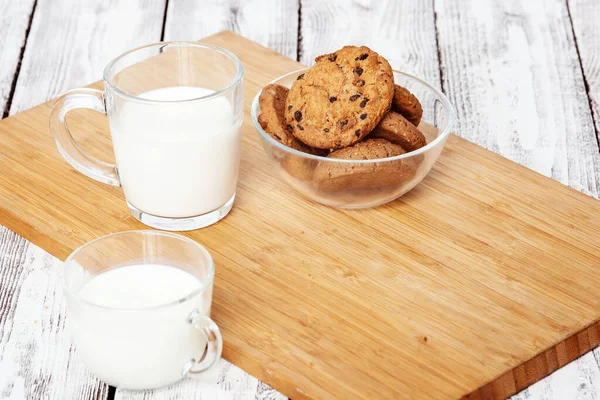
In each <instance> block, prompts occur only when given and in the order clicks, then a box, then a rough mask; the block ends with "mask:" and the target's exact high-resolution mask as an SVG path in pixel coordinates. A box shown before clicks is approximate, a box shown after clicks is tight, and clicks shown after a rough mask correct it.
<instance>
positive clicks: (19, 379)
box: [0, 228, 108, 400]
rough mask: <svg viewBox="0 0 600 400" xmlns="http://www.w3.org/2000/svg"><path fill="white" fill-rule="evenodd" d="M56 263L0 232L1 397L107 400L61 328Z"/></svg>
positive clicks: (62, 305) (62, 318)
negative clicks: (92, 399)
mask: <svg viewBox="0 0 600 400" xmlns="http://www.w3.org/2000/svg"><path fill="white" fill-rule="evenodd" d="M60 267H61V263H60V261H59V260H57V259H56V258H54V257H52V256H50V255H49V254H47V253H45V252H44V251H43V250H41V249H40V248H38V247H37V246H33V245H30V244H29V243H28V242H27V241H26V240H24V239H22V238H21V237H19V236H18V235H16V234H14V233H12V232H11V231H9V230H8V229H6V228H1V229H0V399H11V400H12V399H14V400H19V399H25V398H27V399H84V398H85V399H91V398H94V399H106V398H107V395H108V386H106V385H105V384H103V383H101V382H100V381H98V380H97V379H95V378H93V377H92V376H91V375H90V373H89V372H87V371H86V369H85V367H84V366H83V365H82V364H81V362H80V361H79V359H78V358H77V351H76V349H73V347H72V346H71V337H70V335H69V332H68V329H67V330H65V303H64V301H63V294H62V287H61V286H60V283H59V275H58V273H59V269H60Z"/></svg>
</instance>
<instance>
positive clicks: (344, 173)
mask: <svg viewBox="0 0 600 400" xmlns="http://www.w3.org/2000/svg"><path fill="white" fill-rule="evenodd" d="M404 153H406V151H405V150H404V149H403V148H402V146H400V145H398V144H394V143H391V142H388V141H387V140H385V139H368V140H365V141H364V142H359V143H356V144H355V145H353V146H350V147H345V148H343V149H339V150H335V151H333V152H331V153H330V154H329V155H328V156H327V158H341V159H345V160H373V159H379V158H387V157H394V156H398V155H400V154H404ZM415 172H416V168H415V166H414V165H413V162H412V160H411V159H402V160H392V161H384V160H382V161H381V162H379V163H372V164H371V163H368V164H367V163H332V162H327V161H322V162H320V163H319V165H318V166H317V167H316V169H315V172H314V177H313V179H314V183H315V186H316V187H317V188H319V189H321V190H324V191H333V190H342V189H343V190H346V189H377V188H383V187H387V186H394V185H399V184H401V183H403V182H406V181H408V180H410V179H411V178H412V177H413V176H414V175H415Z"/></svg>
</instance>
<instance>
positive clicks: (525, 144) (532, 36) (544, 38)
mask: <svg viewBox="0 0 600 400" xmlns="http://www.w3.org/2000/svg"><path fill="white" fill-rule="evenodd" d="M435 11H436V13H437V29H438V32H439V45H440V51H441V65H442V72H443V76H442V78H443V84H444V85H443V86H444V89H445V90H446V92H447V94H448V95H449V98H450V101H451V102H452V103H453V104H454V106H455V107H456V109H457V117H458V120H457V126H456V133H458V134H459V135H460V136H462V137H464V138H466V139H469V140H471V141H473V142H475V143H477V144H479V145H482V146H484V147H486V148H488V149H490V150H492V151H494V152H496V153H500V154H502V155H503V156H505V157H507V158H509V159H511V160H513V161H516V162H518V163H520V164H522V165H525V166H527V167H529V168H531V169H534V170H536V171H538V172H540V173H542V174H544V175H546V176H550V177H552V178H554V179H556V180H558V181H560V182H562V183H564V184H567V185H569V186H571V187H572V188H575V189H577V190H580V191H582V192H584V193H587V194H589V195H592V196H594V197H596V198H598V196H599V194H600V153H599V151H598V144H597V141H596V137H595V131H594V126H593V122H592V117H591V112H590V108H589V105H588V100H587V96H586V91H585V87H584V82H583V76H582V72H581V68H580V66H579V60H578V57H577V51H576V48H575V44H574V39H573V34H572V30H571V25H570V20H569V15H568V12H567V7H566V2H565V1H564V0H528V1H517V0H512V1H505V0H460V1H455V0H437V1H436V2H435Z"/></svg>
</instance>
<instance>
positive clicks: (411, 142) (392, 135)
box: [369, 111, 427, 151]
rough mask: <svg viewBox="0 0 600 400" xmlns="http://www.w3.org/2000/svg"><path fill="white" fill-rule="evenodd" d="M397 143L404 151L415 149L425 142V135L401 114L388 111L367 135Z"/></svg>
mask: <svg viewBox="0 0 600 400" xmlns="http://www.w3.org/2000/svg"><path fill="white" fill-rule="evenodd" d="M369 137H373V138H382V139H386V140H388V141H390V142H392V143H396V144H399V145H400V146H402V148H403V149H404V150H406V151H415V150H417V149H420V148H421V147H423V146H425V145H426V144H427V141H426V140H425V136H423V134H422V133H421V131H419V129H417V127H416V126H414V125H413V124H412V123H410V122H409V121H408V120H407V119H406V118H404V117H403V116H402V115H401V114H398V113H396V112H393V111H390V112H388V113H387V114H386V115H385V116H384V117H383V118H382V119H381V121H380V122H379V124H378V125H377V126H376V127H375V129H373V132H371V134H370V135H369Z"/></svg>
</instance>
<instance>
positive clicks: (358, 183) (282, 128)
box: [258, 46, 427, 191]
mask: <svg viewBox="0 0 600 400" xmlns="http://www.w3.org/2000/svg"><path fill="white" fill-rule="evenodd" d="M259 103H260V108H261V114H260V115H259V117H258V121H259V123H260V125H261V126H262V128H263V129H264V130H265V131H266V132H267V133H268V134H269V135H270V136H271V137H272V138H273V139H275V140H277V141H278V142H280V143H282V144H284V145H285V146H288V147H291V148H293V149H296V150H298V151H301V152H304V153H309V154H313V155H318V156H322V157H326V158H329V159H346V160H370V159H385V158H389V157H394V156H398V155H401V154H405V153H408V152H411V151H415V150H417V149H419V148H421V147H423V146H425V145H426V144H427V143H426V139H425V137H424V136H423V134H422V133H421V132H420V131H419V129H418V128H417V126H418V125H419V123H420V121H421V116H422V115H423V109H422V107H421V104H420V103H419V100H418V99H417V98H416V97H415V96H414V95H413V94H412V93H410V92H409V91H408V90H407V89H405V88H403V87H401V86H399V85H395V84H394V76H393V73H392V68H391V67H390V65H389V63H388V62H387V60H386V59H385V58H383V57H382V56H380V55H379V54H377V53H376V52H374V51H372V50H371V49H369V48H368V47H364V46H361V47H357V46H346V47H344V48H342V49H340V50H338V51H336V52H334V53H331V54H325V55H322V56H320V57H317V59H316V63H315V65H314V66H313V67H312V68H310V69H308V70H307V71H306V72H305V73H303V74H301V75H299V76H298V78H297V80H296V81H295V82H294V83H293V85H292V87H291V89H288V88H286V87H284V86H281V85H268V86H266V87H265V88H264V89H263V90H262V92H261V95H260V97H259ZM332 161H333V160H332ZM419 163H420V161H419V159H418V158H415V157H411V158H406V159H401V160H392V161H387V162H386V161H385V160H381V162H377V163H339V162H337V163H336V162H327V161H326V160H323V161H321V162H319V161H316V160H315V159H314V158H312V159H311V158H303V157H298V156H296V157H294V156H293V155H292V154H290V155H289V157H286V158H284V159H283V160H282V166H283V167H284V168H285V169H286V171H287V172H288V173H289V174H290V175H292V176H294V177H295V178H297V179H300V180H302V181H304V182H307V183H311V184H312V185H313V186H314V187H316V188H318V189H320V190H325V191H331V190H340V189H348V188H350V189H377V188H383V187H389V186H395V185H399V184H402V183H403V182H406V181H408V180H410V179H411V178H412V177H413V176H414V175H415V172H416V170H417V168H418V164H419Z"/></svg>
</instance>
